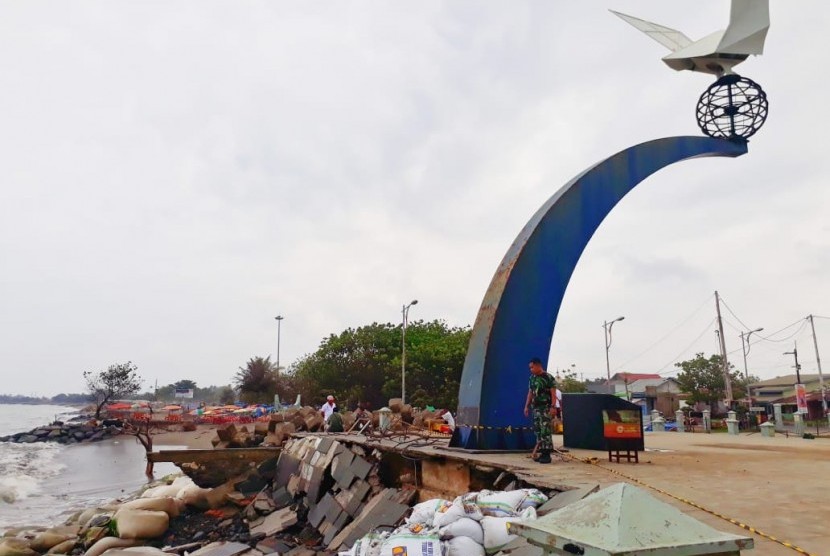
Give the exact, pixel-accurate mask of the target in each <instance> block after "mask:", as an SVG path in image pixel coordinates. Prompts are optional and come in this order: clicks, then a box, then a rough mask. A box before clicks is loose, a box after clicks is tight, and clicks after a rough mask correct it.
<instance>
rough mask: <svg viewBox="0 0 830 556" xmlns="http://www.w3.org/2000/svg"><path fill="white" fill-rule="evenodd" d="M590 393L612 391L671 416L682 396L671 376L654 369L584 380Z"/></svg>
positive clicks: (649, 410)
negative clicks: (663, 375) (606, 378)
mask: <svg viewBox="0 0 830 556" xmlns="http://www.w3.org/2000/svg"><path fill="white" fill-rule="evenodd" d="M586 386H587V388H588V392H589V393H591V394H612V395H614V396H618V397H620V398H625V399H627V400H630V401H632V402H634V403H636V404H637V405H640V406H641V407H644V408H645V410H646V411H647V412H651V411H654V410H655V409H656V410H657V411H659V412H660V413H662V414H663V415H665V416H666V417H674V412H675V411H677V410H678V409H679V408H680V407H681V405H685V404H681V402H683V401H684V400H685V398H686V395H685V394H683V393H681V392H680V385H679V384H678V382H677V380H675V379H674V378H663V377H661V376H660V375H658V374H655V373H617V374H615V375H614V376H612V377H611V380H610V381H607V380H602V379H600V380H597V381H594V382H589V383H587V384H586Z"/></svg>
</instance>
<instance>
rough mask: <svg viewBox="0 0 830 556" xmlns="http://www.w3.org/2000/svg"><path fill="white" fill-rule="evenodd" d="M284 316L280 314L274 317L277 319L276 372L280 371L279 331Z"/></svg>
mask: <svg viewBox="0 0 830 556" xmlns="http://www.w3.org/2000/svg"><path fill="white" fill-rule="evenodd" d="M284 318H285V317H284V316H282V315H277V316H276V317H274V319H276V321H277V373H279V372H280V332H281V331H282V319H284Z"/></svg>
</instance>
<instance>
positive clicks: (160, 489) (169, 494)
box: [141, 485, 182, 498]
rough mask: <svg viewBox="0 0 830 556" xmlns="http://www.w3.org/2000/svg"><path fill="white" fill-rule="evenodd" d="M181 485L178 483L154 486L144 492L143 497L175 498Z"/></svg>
mask: <svg viewBox="0 0 830 556" xmlns="http://www.w3.org/2000/svg"><path fill="white" fill-rule="evenodd" d="M181 489H182V487H181V486H177V485H161V486H157V487H154V488H148V489H147V490H145V491H144V492H143V493H142V494H141V497H142V498H175V497H176V495H177V494H178V493H179V491H180V490H181Z"/></svg>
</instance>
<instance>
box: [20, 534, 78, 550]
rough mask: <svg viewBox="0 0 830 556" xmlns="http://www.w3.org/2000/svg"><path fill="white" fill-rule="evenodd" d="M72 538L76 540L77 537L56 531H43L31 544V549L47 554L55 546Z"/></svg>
mask: <svg viewBox="0 0 830 556" xmlns="http://www.w3.org/2000/svg"><path fill="white" fill-rule="evenodd" d="M72 538H76V537H75V535H66V534H62V533H58V532H55V531H43V532H40V533H38V534H37V535H35V538H34V539H32V540H31V541H30V542H29V548H31V549H32V550H34V551H36V552H46V551H48V550H49V549H51V548H52V547H53V546H57V545H59V544H60V543H62V542H64V541H68V540H69V539H72Z"/></svg>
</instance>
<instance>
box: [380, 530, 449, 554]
mask: <svg viewBox="0 0 830 556" xmlns="http://www.w3.org/2000/svg"><path fill="white" fill-rule="evenodd" d="M402 554H412V555H413V556H414V555H417V556H420V555H424V556H426V555H429V554H431V555H434V556H441V541H440V539H439V538H438V535H437V534H436V533H428V534H421V535H413V534H412V533H397V534H396V533H393V534H391V535H389V537H387V538H386V540H384V541H383V544H382V545H381V547H380V554H379V556H401V555H402Z"/></svg>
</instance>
